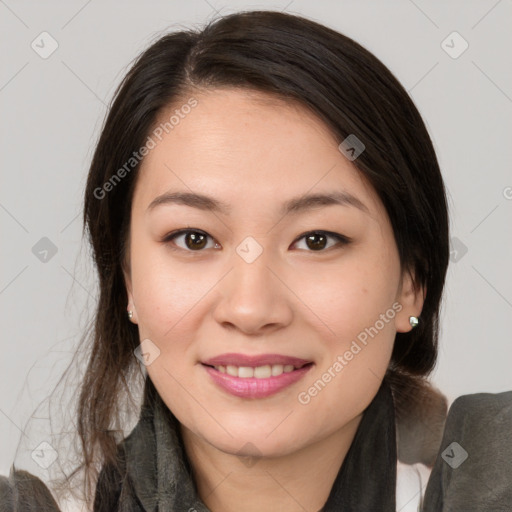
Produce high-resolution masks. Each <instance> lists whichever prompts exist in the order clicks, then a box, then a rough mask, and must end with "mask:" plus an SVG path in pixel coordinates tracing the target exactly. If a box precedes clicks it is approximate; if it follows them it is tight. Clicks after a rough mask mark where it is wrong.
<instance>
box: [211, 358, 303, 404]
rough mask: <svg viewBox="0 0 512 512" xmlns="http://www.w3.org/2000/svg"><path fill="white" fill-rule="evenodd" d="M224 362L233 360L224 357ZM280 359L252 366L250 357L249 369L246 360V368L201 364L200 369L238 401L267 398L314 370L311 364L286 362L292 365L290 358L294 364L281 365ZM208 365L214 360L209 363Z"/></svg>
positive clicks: (294, 359)
mask: <svg viewBox="0 0 512 512" xmlns="http://www.w3.org/2000/svg"><path fill="white" fill-rule="evenodd" d="M216 359H220V358H216ZM226 359H227V360H229V361H228V362H233V359H234V358H233V357H231V358H229V357H228V358H224V361H226ZM239 359H240V358H239ZM260 359H261V358H260ZM280 359H281V361H280V362H279V363H276V364H261V363H260V364H259V365H258V366H256V365H255V364H256V363H255V362H254V361H255V359H254V358H253V362H252V364H253V365H252V366H249V364H250V363H249V361H248V359H246V360H245V361H244V363H245V365H246V366H237V365H235V364H206V363H202V367H203V368H204V369H205V371H206V372H207V373H208V375H209V376H210V378H211V380H212V381H213V383H214V384H215V385H216V386H218V387H219V388H220V389H222V390H223V391H225V392H227V393H228V394H230V395H234V396H237V397H240V398H266V397H269V396H272V395H275V394H277V393H279V392H280V391H283V390H284V389H286V388H288V387H289V386H291V385H293V384H295V383H296V382H298V381H299V380H301V379H302V378H303V377H304V376H305V375H306V373H308V372H309V370H310V369H311V368H312V367H313V363H312V362H307V361H305V360H300V359H296V358H288V359H290V360H289V361H285V362H288V363H291V359H293V362H294V364H282V361H283V357H281V358H280ZM224 361H223V362H224ZM211 362H216V361H215V359H214V360H211V361H208V363H211ZM219 362H220V361H219ZM265 362H266V361H265Z"/></svg>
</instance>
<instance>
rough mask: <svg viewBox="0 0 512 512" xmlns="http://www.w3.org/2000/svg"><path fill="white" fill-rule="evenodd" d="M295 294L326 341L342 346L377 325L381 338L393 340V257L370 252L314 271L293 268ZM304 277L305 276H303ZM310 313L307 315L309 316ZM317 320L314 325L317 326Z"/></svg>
mask: <svg viewBox="0 0 512 512" xmlns="http://www.w3.org/2000/svg"><path fill="white" fill-rule="evenodd" d="M296 270H297V272H296V274H297V275H298V276H301V277H300V279H298V278H295V279H297V280H296V282H295V284H294V290H297V295H298V296H299V297H300V298H301V299H302V300H303V302H304V303H305V304H306V305H307V307H308V308H309V309H310V311H311V313H312V314H313V316H316V317H317V318H318V320H319V321H320V322H321V323H320V326H321V327H322V329H323V330H324V331H325V339H326V341H328V342H334V343H338V344H339V343H346V342H347V341H349V340H352V339H355V338H356V337H357V335H358V334H359V333H361V332H363V331H364V330H365V329H367V328H371V327H372V326H374V324H375V323H376V322H377V321H379V319H381V315H385V318H384V321H385V325H383V324H382V321H379V323H378V326H377V327H378V329H379V331H385V333H384V332H383V336H388V337H391V338H392V339H394V334H393V333H391V332H390V333H389V334H388V331H391V330H392V327H393V324H394V317H395V314H396V311H395V309H393V304H394V303H395V300H396V293H397V287H398V283H399V278H400V277H399V276H400V265H399V262H398V261H397V258H395V257H394V255H393V254H389V253H388V256H387V257H382V258H379V257H377V256H376V255H375V254H373V253H362V252H358V253H355V252H354V253H353V255H347V257H346V258H340V260H339V261H336V262H332V263H329V264H328V265H325V264H324V265H320V264H319V265H317V267H316V268H315V272H311V268H309V269H307V268H306V267H304V268H302V269H296ZM304 276H307V277H304ZM311 313H310V315H311ZM318 320H317V323H318Z"/></svg>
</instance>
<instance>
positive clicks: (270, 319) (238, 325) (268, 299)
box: [214, 251, 293, 335]
mask: <svg viewBox="0 0 512 512" xmlns="http://www.w3.org/2000/svg"><path fill="white" fill-rule="evenodd" d="M232 262H233V268H232V270H231V271H230V272H229V273H228V275H227V276H226V277H225V278H224V279H223V280H222V281H221V282H220V283H219V284H220V287H219V292H220V295H221V299H220V300H219V302H218V303H217V304H216V307H215V311H214V318H215V319H216V321H217V322H218V323H219V324H221V325H223V326H224V327H225V328H228V329H233V330H234V329H236V330H239V331H241V332H243V333H244V334H251V335H258V334H261V335H264V334H269V333H270V332H272V331H275V330H278V329H281V328H283V327H285V326H286V325H288V324H289V323H290V322H291V320H292V318H293V307H292V303H291V302H290V299H291V297H293V293H292V292H291V291H290V290H289V288H287V286H286V284H285V283H286V279H285V277H284V275H282V274H283V272H282V271H281V272H280V271H279V265H276V264H275V262H274V264H272V262H271V261H269V258H267V255H266V252H265V251H263V252H262V254H261V255H260V256H259V257H258V258H256V259H255V260H254V261H252V262H250V260H246V259H244V258H243V257H241V256H239V254H234V255H233V259H232ZM280 274H281V275H280Z"/></svg>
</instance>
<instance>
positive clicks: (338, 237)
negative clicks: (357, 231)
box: [162, 228, 352, 253]
mask: <svg viewBox="0 0 512 512" xmlns="http://www.w3.org/2000/svg"><path fill="white" fill-rule="evenodd" d="M187 233H199V234H201V235H205V236H207V237H210V238H211V239H212V240H214V239H213V237H211V236H210V235H209V234H208V233H206V232H204V231H202V230H200V229H193V228H188V229H179V230H177V231H173V232H171V233H169V234H167V235H166V236H165V237H164V238H163V239H162V243H167V244H168V243H169V242H172V241H173V240H174V239H175V238H177V237H178V236H180V235H186V234H187ZM308 235H326V236H327V237H330V238H335V239H336V240H338V243H337V244H335V245H333V246H331V247H328V248H326V249H320V250H318V251H314V250H306V252H312V253H321V252H327V251H329V250H330V249H333V248H341V247H343V246H345V245H348V244H350V243H351V242H352V239H351V238H349V237H347V236H345V235H341V234H339V233H333V232H332V231H325V230H319V229H317V230H313V231H308V232H306V233H303V234H302V235H300V236H299V237H298V238H296V239H295V240H294V242H293V244H292V245H294V244H296V243H297V242H299V241H300V240H302V239H303V238H305V237H307V236H308ZM216 243H217V242H216ZM171 249H172V250H174V251H178V250H181V251H185V252H188V253H195V252H197V253H200V252H204V251H205V249H199V250H196V251H193V250H190V249H183V248H182V247H171ZM302 250H303V249H302Z"/></svg>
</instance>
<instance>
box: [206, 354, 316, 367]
mask: <svg viewBox="0 0 512 512" xmlns="http://www.w3.org/2000/svg"><path fill="white" fill-rule="evenodd" d="M202 363H203V364H206V365H208V366H228V365H232V366H249V367H252V368H256V367H257V366H265V365H267V364H269V365H273V364H282V365H283V366H284V365H287V364H291V365H293V366H295V367H296V368H300V367H301V366H304V365H305V364H308V363H311V361H307V360H306V359H300V358H298V357H289V356H283V355H281V354H261V355H258V356H249V355H246V354H234V353H230V354H221V355H219V356H216V357H212V358H211V359H208V360H206V361H202Z"/></svg>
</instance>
